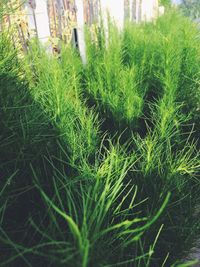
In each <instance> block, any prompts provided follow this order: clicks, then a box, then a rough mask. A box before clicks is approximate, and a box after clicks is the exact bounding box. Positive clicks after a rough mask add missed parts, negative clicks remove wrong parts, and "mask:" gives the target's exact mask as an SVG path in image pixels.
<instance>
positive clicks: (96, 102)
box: [0, 12, 200, 267]
mask: <svg viewBox="0 0 200 267" xmlns="http://www.w3.org/2000/svg"><path fill="white" fill-rule="evenodd" d="M108 34H109V38H108V39H105V37H104V32H103V31H102V28H101V29H97V32H96V36H94V33H93V35H92V37H91V36H90V32H89V31H87V64H86V66H82V64H81V60H80V58H79V55H78V53H77V51H75V50H74V49H73V48H71V47H66V46H64V47H63V48H62V50H61V51H62V52H61V54H60V55H59V58H56V57H54V56H53V55H49V54H47V53H46V52H45V50H44V49H43V48H42V47H40V45H39V44H38V43H37V42H33V43H32V44H30V46H29V53H28V55H27V56H26V57H25V58H23V59H20V60H19V59H18V57H17V51H16V50H15V49H14V48H13V46H12V43H11V42H10V41H9V39H10V37H9V36H8V35H5V34H3V33H1V39H0V116H1V121H0V128H1V129H2V131H1V135H0V148H1V151H0V168H1V170H2V171H1V182H0V185H1V187H0V223H1V224H0V243H1V245H0V246H2V249H3V251H4V252H5V253H3V254H2V255H0V266H20V267H23V266H41V267H43V266H56V267H59V266H67V267H71V266H72V267H79V266H82V267H90V266H91V267H92V266H99V267H100V266H107V267H108V266H136V267H143V266H145V267H148V266H152V267H155V266H158V267H160V266H163V267H164V266H178V264H179V262H181V259H183V257H184V252H185V251H186V250H187V249H188V248H190V247H191V246H192V245H191V246H189V243H191V242H192V241H193V240H194V236H195V235H196V234H197V233H198V229H199V223H198V221H197V220H195V218H194V216H193V214H194V213H195V205H197V204H198V201H199V198H198V195H199V191H198V190H199V171H200V157H199V156H200V155H199V151H198V149H199V140H198V131H199V130H200V127H199V117H200V116H199V108H200V103H199V101H200V100H199V99H200V98H199V96H200V95H199V94H200V90H199V73H200V72H199V71H200V67H199V66H200V64H199V63H200V44H199V35H198V30H197V29H196V26H195V25H193V24H192V23H191V22H190V21H188V20H187V19H186V18H184V17H182V16H180V15H179V14H177V13H174V12H172V13H169V14H166V15H165V16H163V17H162V18H159V19H158V20H157V22H156V23H146V24H141V25H132V24H131V25H130V24H127V25H126V26H125V29H124V30H123V31H121V32H119V31H118V30H117V28H116V27H115V26H114V25H112V24H111V23H110V25H109V32H108ZM188 229H189V230H188ZM191 244H192V243H191ZM192 263H193V262H190V263H188V265H187V266H191V265H192ZM181 266H184V265H181Z"/></svg>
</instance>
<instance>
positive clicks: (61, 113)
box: [29, 45, 98, 167]
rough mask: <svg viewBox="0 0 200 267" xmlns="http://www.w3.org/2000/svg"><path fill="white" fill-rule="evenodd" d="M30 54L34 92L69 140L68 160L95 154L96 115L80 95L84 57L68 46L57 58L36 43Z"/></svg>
mask: <svg viewBox="0 0 200 267" xmlns="http://www.w3.org/2000/svg"><path fill="white" fill-rule="evenodd" d="M29 57H30V59H29V62H31V69H30V76H29V77H30V83H31V88H30V91H31V94H32V96H33V98H34V100H35V101H36V102H37V103H39V105H40V106H41V108H42V109H43V111H44V113H45V114H46V115H47V116H48V118H49V119H50V121H51V123H52V124H53V125H54V127H55V128H56V129H57V130H58V134H59V135H60V136H61V139H60V140H62V141H63V140H64V142H66V147H67V150H68V152H69V155H68V160H69V162H70V164H71V165H72V166H74V167H75V166H76V165H79V164H80V160H81V158H82V157H83V158H86V157H88V158H89V157H90V155H92V154H94V152H95V150H96V148H97V144H98V123H97V115H96V114H95V112H94V111H93V110H92V109H88V108H87V107H86V105H85V104H84V101H82V99H81V94H80V64H81V63H80V62H81V61H80V59H79V58H78V56H77V54H76V52H75V51H73V50H72V49H71V48H68V47H67V48H63V49H62V54H61V59H60V60H58V59H57V58H54V57H53V56H52V55H48V54H46V52H45V51H44V49H42V48H41V47H37V45H36V46H34V45H33V46H32V51H31V53H30V54H29ZM72 58H73V60H72V61H71V59H72ZM32 70H33V72H32Z"/></svg>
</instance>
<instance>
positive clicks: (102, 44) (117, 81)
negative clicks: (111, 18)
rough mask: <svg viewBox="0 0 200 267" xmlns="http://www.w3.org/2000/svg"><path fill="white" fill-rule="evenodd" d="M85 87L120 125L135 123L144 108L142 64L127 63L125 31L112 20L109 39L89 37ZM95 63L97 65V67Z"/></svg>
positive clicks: (91, 96)
mask: <svg viewBox="0 0 200 267" xmlns="http://www.w3.org/2000/svg"><path fill="white" fill-rule="evenodd" d="M102 34H103V33H101V32H97V36H98V38H100V39H101V38H102ZM88 39H89V40H88V42H87V60H88V64H87V65H86V70H85V83H84V87H85V90H86V92H87V93H88V94H89V97H90V98H91V99H92V100H93V101H95V103H96V105H97V106H98V109H99V110H100V111H101V112H103V114H104V116H106V117H107V118H112V119H113V120H114V122H115V123H117V125H123V123H124V122H125V123H126V124H128V125H129V124H131V123H134V124H135V127H137V119H138V118H139V117H140V116H141V114H142V110H143V104H144V101H143V96H144V91H145V90H142V89H144V88H139V86H138V84H140V77H139V75H138V72H139V68H138V66H136V65H132V66H130V67H129V66H124V64H123V50H122V41H123V35H122V33H120V32H118V30H117V28H116V27H115V26H114V25H112V24H111V23H110V25H109V38H108V40H107V41H105V40H104V41H102V40H99V41H98V42H96V43H95V42H92V41H91V39H90V38H89V37H88ZM94 66H95V67H94Z"/></svg>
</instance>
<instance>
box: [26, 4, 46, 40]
mask: <svg viewBox="0 0 200 267" xmlns="http://www.w3.org/2000/svg"><path fill="white" fill-rule="evenodd" d="M35 4H36V8H35V19H36V24H37V33H38V38H39V39H40V41H41V42H42V43H46V42H47V41H48V40H49V37H50V28H49V17H48V12H47V0H35ZM27 9H28V24H29V25H30V28H31V29H35V25H34V18H33V10H32V8H31V7H30V5H29V3H27Z"/></svg>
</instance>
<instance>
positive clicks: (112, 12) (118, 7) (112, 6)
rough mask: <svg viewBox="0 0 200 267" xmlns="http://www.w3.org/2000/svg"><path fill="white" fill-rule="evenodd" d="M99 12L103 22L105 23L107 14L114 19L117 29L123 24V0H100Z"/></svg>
mask: <svg viewBox="0 0 200 267" xmlns="http://www.w3.org/2000/svg"><path fill="white" fill-rule="evenodd" d="M100 2H101V12H102V17H103V20H104V24H105V25H106V23H107V15H108V13H109V16H110V17H111V19H112V20H114V21H115V23H116V25H117V26H118V27H119V29H122V28H123V25H124V0H101V1H100Z"/></svg>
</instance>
